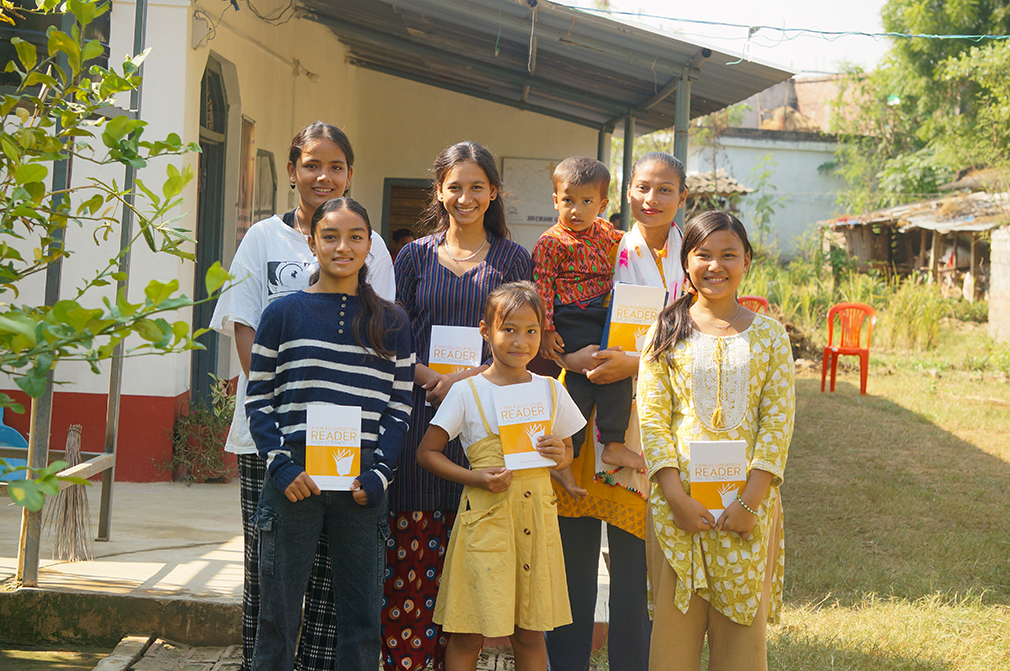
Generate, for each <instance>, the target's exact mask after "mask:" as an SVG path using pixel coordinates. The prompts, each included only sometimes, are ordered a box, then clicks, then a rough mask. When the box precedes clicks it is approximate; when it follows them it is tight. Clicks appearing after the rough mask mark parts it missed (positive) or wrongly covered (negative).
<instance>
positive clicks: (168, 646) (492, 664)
mask: <svg viewBox="0 0 1010 671" xmlns="http://www.w3.org/2000/svg"><path fill="white" fill-rule="evenodd" d="M241 654H242V651H241V650H239V648H238V646H235V645H233V646H229V647H227V648H197V647H190V646H186V645H182V644H180V643H173V642H172V641H166V640H162V639H158V640H157V641H155V642H154V643H153V644H152V645H151V647H150V648H148V650H147V652H146V653H145V654H144V656H143V657H142V658H141V659H140V660H138V661H136V662H134V663H133V664H131V665H122V666H119V667H112V666H111V665H110V666H109V667H108V668H106V669H102V668H101V667H100V668H99V669H96V671H119V669H122V670H123V671H126V670H127V669H129V670H130V671H238V668H239V665H240V664H241V659H240V657H241ZM606 668H607V667H606V666H605V665H602V664H600V663H598V662H596V660H594V662H593V664H592V666H591V667H590V669H591V670H592V671H604V670H605V669H606ZM513 669H515V663H514V661H513V659H512V651H511V650H508V649H503V650H484V651H483V652H481V654H480V660H478V662H477V671H513Z"/></svg>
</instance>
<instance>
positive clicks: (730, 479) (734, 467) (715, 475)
mask: <svg viewBox="0 0 1010 671" xmlns="http://www.w3.org/2000/svg"><path fill="white" fill-rule="evenodd" d="M690 477H691V498H692V499H694V500H695V501H700V502H701V503H702V505H704V506H705V507H706V508H708V511H709V512H710V513H712V514H713V515H715V518H716V520H718V519H719V516H720V515H722V512H723V511H724V510H725V509H726V508H728V507H729V504H731V503H733V501H735V500H736V496H737V493H738V492H741V491H743V488H744V485H746V484H747V441H746V440H692V441H691V473H690Z"/></svg>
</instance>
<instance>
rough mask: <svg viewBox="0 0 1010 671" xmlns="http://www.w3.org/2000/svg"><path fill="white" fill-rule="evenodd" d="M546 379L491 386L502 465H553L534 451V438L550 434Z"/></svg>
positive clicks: (530, 466) (519, 466) (529, 466)
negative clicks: (493, 387) (502, 454)
mask: <svg viewBox="0 0 1010 671" xmlns="http://www.w3.org/2000/svg"><path fill="white" fill-rule="evenodd" d="M547 384H548V383H547V382H546V380H533V381H532V382H525V383H523V384H510V385H506V386H504V387H495V389H494V405H495V412H496V413H497V419H498V435H499V436H501V444H502V451H503V452H504V453H505V467H506V468H509V469H511V470H513V471H518V470H522V469H524V468H543V467H545V466H546V467H548V468H549V467H551V466H554V465H556V463H555V461H554V460H553V459H548V458H547V457H544V456H542V455H541V454H540V453H539V452H537V451H536V448H535V447H534V446H535V445H536V443H537V438H539V437H540V436H546V435H550V433H551V403H550V398H551V395H550V389H548V388H547Z"/></svg>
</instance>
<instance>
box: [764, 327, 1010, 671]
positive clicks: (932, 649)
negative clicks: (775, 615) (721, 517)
mask: <svg viewBox="0 0 1010 671" xmlns="http://www.w3.org/2000/svg"><path fill="white" fill-rule="evenodd" d="M984 332H985V326H984V325H971V324H961V323H958V322H953V323H949V324H947V325H946V326H945V327H944V329H943V330H942V332H941V334H940V341H939V346H938V347H937V348H936V349H935V350H933V351H931V352H930V353H928V354H922V353H915V352H899V351H890V352H888V351H883V350H880V351H876V350H875V351H872V352H871V372H870V380H869V385H868V387H869V388H868V394H867V396H860V394H859V377H858V371H857V370H856V369H855V368H853V367H851V366H846V367H845V370H840V371H839V381H838V387H837V391H836V392H835V393H833V394H832V393H825V394H822V393H821V392H820V372H819V369H818V370H817V372H816V373H813V372H810V373H807V374H805V375H801V376H800V378H799V379H798V380H797V385H796V387H797V412H796V431H795V434H794V437H793V443H792V446H791V448H790V456H789V464H788V467H787V469H786V482H785V484H784V485H783V488H782V493H783V503H784V506H785V529H786V539H787V540H786V592H785V612H784V613H783V617H782V623H781V624H780V625H778V626H774V627H771V628H770V630H769V637H770V652H769V664H770V668H772V669H785V670H788V671H799V670H801V669H802V670H807V669H810V670H820V669H846V670H848V671H862V670H864V669H865V670H867V671H869V670H871V669H872V670H874V671H876V670H881V669H887V670H891V669H893V670H896V671H905V670H908V671H911V670H913V669H914V670H921V671H934V670H935V671H940V670H944V671H946V670H957V671H973V670H979V671H983V670H984V671H1002V670H1004V669H1010V381H1008V379H1007V375H1006V371H1005V369H1004V368H1003V366H1004V365H1005V362H1003V361H1002V359H1001V358H1000V357H1002V356H1004V350H1003V349H1001V348H995V349H994V348H993V346H992V343H991V342H989V341H988V339H987V338H986V337H985V336H984ZM852 361H855V359H854V358H852ZM819 363H820V362H818V364H819Z"/></svg>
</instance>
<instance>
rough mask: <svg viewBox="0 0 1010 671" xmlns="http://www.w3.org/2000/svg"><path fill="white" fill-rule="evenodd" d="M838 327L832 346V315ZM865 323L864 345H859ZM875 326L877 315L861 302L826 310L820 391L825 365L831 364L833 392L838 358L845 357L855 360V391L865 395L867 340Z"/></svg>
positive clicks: (826, 374)
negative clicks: (856, 375) (857, 362)
mask: <svg viewBox="0 0 1010 671" xmlns="http://www.w3.org/2000/svg"><path fill="white" fill-rule="evenodd" d="M836 315H837V316H838V322H839V325H840V326H841V328H842V332H841V336H840V338H839V340H840V341H841V342H839V343H838V345H833V344H832V343H833V342H834V332H835V316H836ZM867 320H869V325H868V326H867V329H866V346H865V347H863V346H862V345H861V343H862V329H863V324H864V323H865V322H866V321H867ZM876 323H877V312H876V310H874V309H873V308H872V307H870V306H869V305H865V304H863V303H839V304H838V305H835V306H834V307H832V308H831V309H830V310H828V346H827V347H825V348H824V364H823V366H822V367H821V392H822V393H823V392H824V379H825V378H826V377H827V376H828V362H829V361H830V362H831V391H834V390H835V374H836V373H837V371H838V357H839V355H842V354H849V355H852V356H858V357H859V392H860V393H861V394H863V395H864V396H865V395H866V377H867V374H868V373H869V370H870V339H871V338H872V337H873V325H874V324H876Z"/></svg>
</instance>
